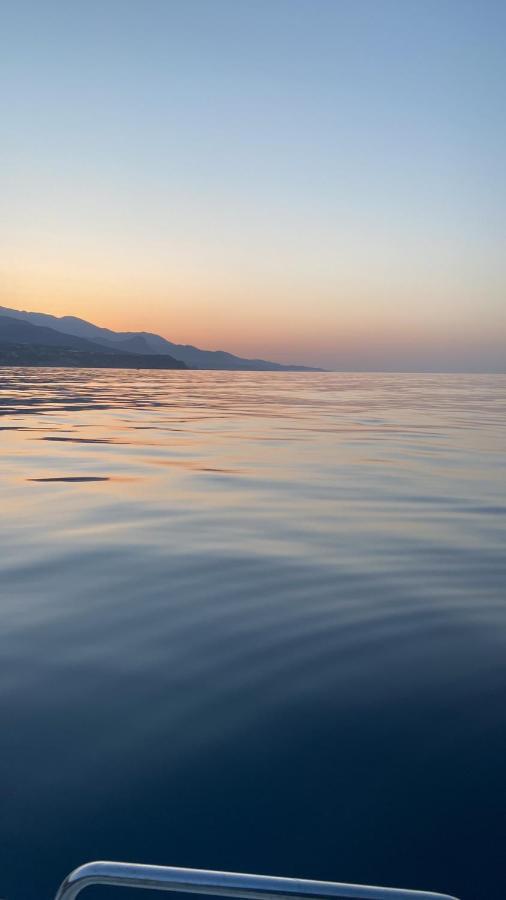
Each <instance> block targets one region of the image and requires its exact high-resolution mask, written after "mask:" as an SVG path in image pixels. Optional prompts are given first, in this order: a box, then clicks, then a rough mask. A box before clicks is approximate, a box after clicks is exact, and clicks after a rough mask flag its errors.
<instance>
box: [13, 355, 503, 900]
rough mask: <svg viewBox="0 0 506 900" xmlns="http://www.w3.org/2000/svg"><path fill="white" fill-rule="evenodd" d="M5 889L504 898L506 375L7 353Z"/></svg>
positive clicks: (23, 892) (42, 893)
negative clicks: (230, 369) (331, 889)
mask: <svg viewBox="0 0 506 900" xmlns="http://www.w3.org/2000/svg"><path fill="white" fill-rule="evenodd" d="M0 389H1V394H0V396H1V403H0V413H1V418H0V428H1V431H0V441H1V446H2V456H1V461H2V466H1V476H2V477H1V485H2V494H1V502H2V507H1V511H2V516H1V524H0V547H1V558H0V584H1V594H2V600H1V604H0V671H1V679H0V724H1V727H0V792H1V800H0V894H1V896H2V897H7V898H9V900H17V898H19V900H32V898H33V900H44V898H48V900H49V898H50V897H51V895H52V892H53V891H54V890H55V889H56V887H57V884H58V882H59V881H60V879H61V878H62V877H63V876H64V875H65V874H66V872H67V871H68V870H70V869H71V868H73V867H74V866H75V865H77V864H79V863H82V862H84V861H87V860H89V859H94V858H113V859H114V858H115V859H125V860H131V861H138V862H150V863H159V864H174V865H181V866H196V867H207V868H219V869H229V870H236V869H237V870H243V871H252V872H263V873H273V874H279V875H293V876H303V877H312V878H323V879H332V880H340V881H355V882H372V883H380V884H387V885H395V886H404V887H413V888H422V889H423V888H425V889H434V890H441V891H447V892H450V893H454V894H457V895H458V896H460V897H462V898H477V900H478V898H482V900H495V898H502V897H503V896H504V888H505V880H506V876H505V868H504V839H505V824H506V821H505V809H506V764H505V758H506V596H505V595H506V553H505V537H506V489H505V480H506V479H505V475H506V472H505V450H506V430H505V421H506V420H505V412H506V376H490V377H488V376H446V375H445V376H439V375H438V376H431V375H423V376H418V375H370V374H364V375H361V374H351V375H341V374H322V375H319V374H317V375H316V374H315V375H308V374H304V375H302V374H286V375H285V374H274V375H273V374H270V373H268V374H251V373H240V374H232V373H208V372H192V373H178V372H156V373H151V372H135V373H133V372H118V371H88V372H75V371H65V370H47V369H46V370H22V369H18V370H5V369H4V370H0Z"/></svg>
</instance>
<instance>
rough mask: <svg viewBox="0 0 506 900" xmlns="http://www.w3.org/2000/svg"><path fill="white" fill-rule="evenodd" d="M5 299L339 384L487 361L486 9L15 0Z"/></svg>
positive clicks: (503, 197) (400, 1)
mask: <svg viewBox="0 0 506 900" xmlns="http://www.w3.org/2000/svg"><path fill="white" fill-rule="evenodd" d="M1 35H2V36H1V38H0V42H1V46H0V67H1V73H0V74H1V85H2V87H1V88H0V90H1V93H2V116H1V129H2V138H1V142H0V144H1V146H0V154H1V159H2V163H1V170H0V179H1V183H2V184H1V197H2V201H1V202H2V207H3V213H2V216H1V219H0V247H1V250H0V303H2V304H3V305H5V306H14V307H18V308H25V309H33V310H41V311H46V312H50V313H54V314H57V315H62V314H73V315H79V316H82V317H83V318H88V319H91V320H93V321H94V322H96V323H97V324H101V325H106V326H109V327H112V328H115V329H125V330H126V329H135V330H137V329H144V330H153V331H157V332H159V333H161V334H163V335H164V336H166V337H168V338H169V339H170V340H173V341H178V342H188V343H194V344H197V345H199V346H202V347H208V348H222V349H227V350H230V351H232V352H236V353H240V354H242V355H256V356H264V357H268V358H274V359H277V360H279V361H287V362H288V361H297V362H302V363H308V364H315V365H323V366H326V367H338V368H373V369H374V368H378V369H380V368H407V369H409V368H415V369H431V368H435V369H439V370H441V369H442V368H448V369H457V370H459V369H462V370H464V369H470V370H482V369H485V370H486V369H491V370H493V369H499V370H503V371H504V370H505V369H506V354H505V349H504V348H505V345H506V301H505V287H506V253H505V237H506V176H505V158H506V119H505V109H506V37H505V35H506V4H505V3H503V2H490V0H489V2H484V3H476V2H468V0H423V2H422V0H230V2H229V0H136V2H131V0H100V2H98V0H86V2H85V0H78V2H75V3H69V2H54V0H46V2H44V3H40V2H38V0H37V2H35V0H34V2H27V0H18V2H16V3H14V2H12V3H8V2H7V3H5V5H4V7H3V12H2V25H1Z"/></svg>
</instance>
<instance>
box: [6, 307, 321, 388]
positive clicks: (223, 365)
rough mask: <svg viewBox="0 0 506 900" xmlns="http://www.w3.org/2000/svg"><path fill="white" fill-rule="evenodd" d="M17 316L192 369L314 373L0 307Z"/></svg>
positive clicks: (305, 368)
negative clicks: (173, 360) (180, 363)
mask: <svg viewBox="0 0 506 900" xmlns="http://www.w3.org/2000/svg"><path fill="white" fill-rule="evenodd" d="M2 316H7V317H11V318H14V319H21V320H23V321H25V322H28V323H29V324H31V325H33V326H38V327H42V328H44V327H45V328H50V329H52V330H54V331H57V332H59V333H61V334H65V335H69V336H72V337H77V338H82V339H85V340H88V341H92V342H93V343H94V344H95V345H97V344H98V345H99V346H102V347H104V348H107V349H108V350H114V351H116V352H118V351H122V352H124V353H132V354H143V355H146V356H149V355H153V356H154V355H156V356H160V355H161V356H163V355H167V356H170V357H172V358H174V359H176V360H180V361H181V362H184V363H185V365H186V366H189V367H190V368H196V369H223V370H236V371H256V372H258V371H263V372H290V371H295V372H304V371H308V372H318V371H322V370H321V369H314V368H310V367H309V366H299V365H283V364H282V363H275V362H270V361H269V360H265V359H245V358H243V357H241V356H236V355H235V354H233V353H229V352H227V351H226V350H201V349H200V348H199V347H194V346H193V345H192V344H175V343H172V341H169V340H167V339H166V338H164V337H162V336H161V335H159V334H154V333H152V332H149V331H113V330H112V329H110V328H103V327H101V326H99V325H94V324H93V323H92V322H87V321H86V319H80V318H78V317H77V316H52V315H50V314H49V313H39V312H29V311H27V310H18V309H11V308H9V307H6V306H0V334H1V317H2Z"/></svg>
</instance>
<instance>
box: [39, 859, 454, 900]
mask: <svg viewBox="0 0 506 900" xmlns="http://www.w3.org/2000/svg"><path fill="white" fill-rule="evenodd" d="M93 884H105V885H113V886H115V887H133V888H145V889H148V890H155V891H177V892H179V893H189V894H215V895H216V894H217V895H219V896H221V897H236V898H243V900H293V898H300V900H303V898H307V897H313V898H317V900H326V898H328V897H334V898H341V900H349V898H352V900H456V898H455V897H449V896H448V895H447V894H433V893H431V892H430V891H407V890H406V891H405V890H402V889H400V888H387V887H372V886H370V885H360V884H339V883H336V882H333V881H307V880H305V879H303V878H277V877H273V876H270V875H244V874H239V873H238V872H212V871H209V870H206V869H178V868H174V867H173V866H144V865H140V864H136V863H122V862H90V863H86V865H84V866H80V867H79V868H78V869H74V871H73V872H71V873H70V875H67V877H66V879H65V881H63V882H62V884H61V885H60V888H59V890H58V892H57V894H56V897H55V900H75V898H76V897H77V895H78V894H79V892H80V891H82V890H83V888H85V887H88V886H90V885H93Z"/></svg>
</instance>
